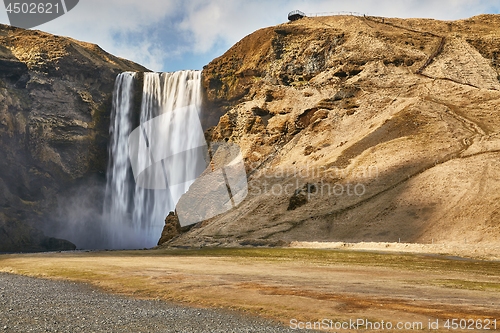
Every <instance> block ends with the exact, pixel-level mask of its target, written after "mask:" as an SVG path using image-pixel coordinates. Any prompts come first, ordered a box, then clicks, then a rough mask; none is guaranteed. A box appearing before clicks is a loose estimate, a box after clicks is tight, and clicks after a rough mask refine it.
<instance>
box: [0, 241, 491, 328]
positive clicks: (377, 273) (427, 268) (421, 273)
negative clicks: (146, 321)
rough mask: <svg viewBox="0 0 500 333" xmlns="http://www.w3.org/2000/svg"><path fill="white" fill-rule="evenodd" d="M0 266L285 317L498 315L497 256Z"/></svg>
mask: <svg viewBox="0 0 500 333" xmlns="http://www.w3.org/2000/svg"><path fill="white" fill-rule="evenodd" d="M0 271H1V272H8V273H14V274H21V275H27V276H34V277H40V278H48V279H57V280H59V279H61V280H71V281H78V282H83V283H88V284H90V285H92V286H95V287H97V288H99V289H102V290H104V291H107V292H112V293H117V294H121V295H127V296H131V297H134V298H143V299H162V300H168V301H174V302H177V303H182V304H185V305H191V306H195V307H209V308H226V309H236V310H239V311H242V312H247V313H251V314H256V315H260V316H263V317H267V318H272V319H276V320H279V321H281V322H283V323H284V324H285V325H290V321H291V320H293V319H296V320H297V321H302V322H304V323H306V322H317V321H321V320H323V319H329V320H332V321H333V322H344V321H349V320H358V319H365V320H370V321H381V320H384V321H385V322H387V321H390V322H392V323H395V324H396V323H399V322H404V323H406V322H411V323H414V322H422V323H423V325H424V326H423V327H424V329H425V328H426V326H427V325H428V322H429V320H432V321H435V320H436V319H439V320H440V324H441V325H444V323H445V321H446V320H447V319H454V318H456V319H482V320H484V319H497V320H498V321H500V262H498V261H479V260H475V259H463V258H451V257H446V256H441V255H424V254H410V253H406V254H404V253H381V252H368V251H349V250H324V249H291V248H285V249H278V248H276V249H222V248H219V249H201V250H144V251H103V252H74V253H47V254H14V255H2V256H0ZM440 328H442V330H443V331H446V330H445V329H444V327H442V326H441V327H440ZM361 330H362V329H361Z"/></svg>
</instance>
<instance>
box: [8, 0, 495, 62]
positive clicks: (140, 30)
mask: <svg viewBox="0 0 500 333" xmlns="http://www.w3.org/2000/svg"><path fill="white" fill-rule="evenodd" d="M293 9H300V10H302V11H304V12H306V13H318V12H338V11H355V12H360V13H366V14H370V15H380V16H388V17H431V18H436V19H458V18H466V17H470V16H473V15H477V14H480V13H484V12H488V11H489V12H491V11H492V10H494V11H495V12H498V11H499V10H500V4H499V3H498V1H488V0H441V1H434V0H407V1H393V0H378V1H370V0H350V1H340V0H337V1H335V0H309V1H307V0H291V1H285V0H277V1H266V0H256V1H249V0H246V1H244V0H211V1H207V0H190V1H182V0H141V1H138V0H106V1H102V0H80V3H79V4H78V5H77V6H76V7H75V8H74V9H73V10H72V11H70V12H69V13H68V14H66V15H64V16H62V17H60V18H58V19H56V20H54V21H51V22H49V23H46V24H44V25H42V26H40V27H38V29H40V30H44V31H47V32H50V33H54V34H59V35H65V36H70V37H73V38H76V39H80V40H84V41H88V42H92V43H96V44H99V45H100V46H101V47H102V48H103V49H105V50H106V51H108V52H111V53H113V54H115V55H118V56H121V57H124V58H128V59H131V60H134V61H136V62H138V63H141V64H142V65H144V66H146V67H148V68H151V69H153V70H163V69H164V68H165V67H166V66H165V63H166V62H167V61H168V62H174V63H175V62H178V63H183V66H184V67H185V65H186V61H187V62H189V60H188V59H191V58H192V57H193V54H194V55H195V56H197V57H200V58H206V61H207V62H208V61H209V60H210V58H209V57H211V56H213V55H214V52H222V51H223V50H225V49H227V48H229V47H230V46H231V45H232V44H234V43H235V42H237V41H238V40H240V39H241V38H243V37H244V36H245V35H248V34H250V33H251V32H253V31H255V30H257V29H259V28H262V27H265V26H270V25H275V24H278V23H282V22H285V21H286V16H287V14H288V12H289V11H291V10H293ZM0 22H3V23H8V19H7V15H6V13H5V11H3V10H0ZM173 67H175V66H173Z"/></svg>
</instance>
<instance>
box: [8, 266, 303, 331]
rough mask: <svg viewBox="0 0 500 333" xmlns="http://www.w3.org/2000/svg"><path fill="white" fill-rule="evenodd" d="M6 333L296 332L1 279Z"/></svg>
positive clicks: (63, 286)
mask: <svg viewBox="0 0 500 333" xmlns="http://www.w3.org/2000/svg"><path fill="white" fill-rule="evenodd" d="M2 332H23V333H25V332H26V333H27V332H64V333H68V332H71V333H78V332H85V333H91V332H120V333H121V332H126V333H128V332H130V333H140V332H148V333H149V332H162V333H164V332H190V333H191V332H296V331H294V330H291V329H288V328H284V327H281V326H279V325H278V324H276V323H273V322H269V321H266V320H263V319H260V318H255V317H246V316H242V315H239V314H236V313H233V312H229V311H217V310H204V309H194V308H188V307H182V306H178V305H173V304H169V303H165V302H162V301H143V300H135V299H131V298H125V297H120V296H116V295H109V294H105V293H103V292H100V291H97V290H95V289H93V288H91V287H89V286H86V285H83V284H77V283H70V282H60V281H49V280H43V279H34V278H29V277H23V276H16V275H10V274H0V333H2Z"/></svg>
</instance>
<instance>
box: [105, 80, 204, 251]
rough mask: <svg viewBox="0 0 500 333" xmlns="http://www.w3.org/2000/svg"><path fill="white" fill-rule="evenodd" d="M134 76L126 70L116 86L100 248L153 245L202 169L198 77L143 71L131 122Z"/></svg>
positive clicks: (202, 150)
mask: <svg viewBox="0 0 500 333" xmlns="http://www.w3.org/2000/svg"><path fill="white" fill-rule="evenodd" d="M137 79H138V78H137V74H134V73H128V72H127V73H122V74H120V75H118V77H117V79H116V82H115V89H114V93H113V109H112V114H111V124H110V139H111V141H110V146H109V164H108V169H107V185H106V196H105V202H104V212H103V225H102V232H103V234H104V235H105V237H104V238H106V239H107V244H103V247H106V248H113V249H127V248H144V247H152V246H155V245H156V242H157V241H158V238H159V236H160V235H161V231H162V228H163V225H164V219H165V217H166V216H167V215H168V213H169V212H170V211H172V210H174V208H175V205H176V203H177V202H178V201H179V198H180V197H181V196H182V195H183V194H184V193H185V192H186V191H187V190H188V189H189V186H190V185H191V184H192V183H193V181H194V180H195V179H196V178H197V177H198V176H199V175H200V174H201V173H202V172H203V171H204V170H205V168H206V166H207V158H206V157H207V154H206V153H205V152H206V142H205V139H204V136H203V130H202V128H201V124H200V120H199V113H200V107H201V72H199V71H180V72H175V73H144V85H143V91H142V102H141V110H140V115H139V122H138V123H136V124H134V121H135V122H137V118H138V117H137V115H134V105H136V104H138V103H137V102H138V101H135V100H134V98H137V96H138V94H136V93H135V91H134V87H135V86H136V83H137ZM134 119H135V120H134ZM134 126H137V127H136V128H135V129H134V128H133V127H134ZM134 176H135V177H134Z"/></svg>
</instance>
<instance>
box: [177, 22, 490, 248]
mask: <svg viewBox="0 0 500 333" xmlns="http://www.w3.org/2000/svg"><path fill="white" fill-rule="evenodd" d="M499 24H500V17H499V16H494V15H483V16H478V17H473V18H471V19H467V20H460V21H454V22H441V21H435V20H421V19H409V20H400V19H382V18H373V17H353V16H334V17H317V18H304V19H301V20H299V21H296V22H290V23H286V24H282V25H279V26H276V27H270V28H266V29H262V30H259V31H257V32H255V33H253V34H251V35H249V36H247V37H246V38H244V39H243V40H242V41H240V42H239V43H238V44H236V45H235V46H234V47H232V48H231V49H230V50H229V51H228V52H227V53H226V54H224V55H223V56H221V57H220V58H217V59H215V60H214V61H212V62H211V63H210V64H209V65H207V66H206V67H205V69H204V71H203V75H204V86H205V88H206V90H207V96H208V97H207V98H208V101H209V103H210V104H211V105H212V106H213V107H214V108H220V109H222V110H224V112H225V114H224V115H223V116H222V117H221V119H220V122H219V124H218V125H217V126H215V127H214V128H212V129H211V130H210V131H209V134H208V135H209V138H210V139H211V140H213V141H230V142H234V143H237V144H238V145H240V147H241V149H242V151H243V154H244V157H245V163H246V167H247V170H248V174H249V195H248V197H247V198H246V200H245V201H244V202H243V203H242V204H241V205H239V206H238V207H237V208H236V209H233V210H231V211H229V212H227V213H226V214H224V215H221V216H218V217H216V218H213V219H210V220H208V221H205V222H203V223H202V224H201V225H200V226H198V227H197V228H193V229H192V230H191V231H190V232H188V233H185V234H183V235H182V236H180V237H177V238H176V239H174V240H173V241H170V242H169V244H170V245H174V246H175V245H186V244H187V245H196V246H198V245H238V244H252V243H259V244H265V243H266V242H268V243H269V244H273V243H276V242H277V241H280V240H282V241H293V240H299V241H300V240H303V241H314V240H316V241H327V240H328V241H399V240H400V241H402V242H431V241H434V242H448V243H453V242H464V241H465V239H466V241H468V242H483V243H487V242H496V241H498V240H499V239H500V201H499V200H498V199H499V196H500V191H499V189H500V178H499V177H498V175H499V174H500V162H499V161H500V115H499V113H498V109H499V107H500V84H499V80H498V69H499V60H498V55H499V53H498V52H499V51H498V50H500V30H499V29H498V28H497V27H498V26H499Z"/></svg>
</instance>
